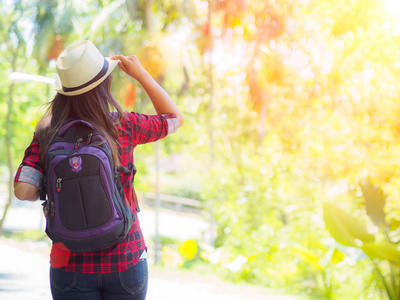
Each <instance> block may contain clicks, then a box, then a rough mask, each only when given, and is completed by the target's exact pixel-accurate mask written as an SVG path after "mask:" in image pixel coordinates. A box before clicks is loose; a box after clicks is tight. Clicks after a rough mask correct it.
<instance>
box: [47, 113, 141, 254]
mask: <svg viewBox="0 0 400 300" xmlns="http://www.w3.org/2000/svg"><path fill="white" fill-rule="evenodd" d="M121 169H122V170H121ZM121 171H122V172H123V173H125V172H130V171H129V170H128V169H127V168H124V167H122V168H117V167H116V166H115V165H114V162H113V159H112V155H111V150H110V147H109V145H108V143H107V142H106V140H105V139H104V138H103V137H102V136H101V134H100V133H99V132H98V131H96V130H95V128H94V127H93V126H92V125H91V124H89V123H88V122H86V121H82V120H74V121H70V122H69V123H67V124H65V125H64V126H62V127H61V128H60V130H59V131H58V132H57V134H56V136H55V137H54V139H53V140H52V142H51V143H50V146H49V150H48V153H47V159H46V166H45V174H46V175H45V180H44V186H45V187H44V189H43V190H44V192H43V193H42V198H41V199H42V200H45V202H44V203H43V211H44V213H45V217H46V234H47V235H48V236H49V237H50V239H51V240H52V241H53V243H63V244H64V245H65V246H66V247H67V248H68V249H69V250H70V251H72V252H95V251H99V250H103V249H107V248H110V247H112V246H114V245H116V244H118V243H119V242H121V241H122V240H123V239H124V238H125V236H126V235H127V233H128V232H129V230H130V228H131V225H132V221H133V218H134V216H133V213H132V210H131V208H130V205H129V203H128V201H127V199H126V196H125V193H124V190H123V188H122V184H121V180H120V177H119V172H121ZM45 193H46V194H47V199H46V197H45V196H46V194H45ZM43 196H44V197H43Z"/></svg>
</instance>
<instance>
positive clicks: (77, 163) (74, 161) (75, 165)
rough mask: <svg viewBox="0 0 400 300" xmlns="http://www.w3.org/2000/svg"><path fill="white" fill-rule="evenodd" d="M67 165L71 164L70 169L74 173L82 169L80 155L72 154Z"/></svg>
mask: <svg viewBox="0 0 400 300" xmlns="http://www.w3.org/2000/svg"><path fill="white" fill-rule="evenodd" d="M69 165H70V166H71V170H72V171H73V172H75V173H78V172H79V171H80V170H82V157H80V156H74V157H71V158H70V159H69Z"/></svg>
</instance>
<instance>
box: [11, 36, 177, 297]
mask: <svg viewBox="0 0 400 300" xmlns="http://www.w3.org/2000/svg"><path fill="white" fill-rule="evenodd" d="M116 65H118V67H119V68H120V69H121V70H122V71H124V72H125V73H126V74H128V75H129V76H131V77H132V78H134V79H136V80H137V81H138V82H139V83H140V84H141V85H142V87H143V88H144V90H145V91H146V93H147V94H148V96H149V98H150V100H151V101H152V103H153V105H154V108H155V110H156V112H157V115H154V116H150V115H143V114H137V113H127V112H123V111H122V108H121V107H120V105H119V104H118V103H117V102H116V101H115V99H114V98H113V96H112V95H111V93H110V86H111V75H110V74H111V72H112V70H113V69H114V67H115V66H116ZM57 72H58V75H59V81H58V82H57V87H56V91H57V94H56V96H55V98H54V99H53V100H52V101H51V102H50V106H49V109H48V111H47V113H46V114H45V116H44V117H43V118H42V120H41V121H40V122H39V123H38V125H37V128H36V132H35V134H34V137H33V140H32V143H31V144H30V146H29V147H28V148H27V149H26V151H25V156H24V159H23V161H22V163H21V165H20V167H19V169H18V171H17V174H16V177H15V182H14V193H15V196H16V197H17V198H18V199H20V200H29V201H35V200H37V199H38V198H39V194H40V190H41V183H42V178H43V173H44V169H43V161H45V157H46V153H47V149H48V147H49V144H50V142H51V140H52V138H53V137H54V136H55V134H56V132H57V131H58V129H59V128H60V127H61V126H62V125H63V124H64V123H66V122H67V121H68V120H71V119H83V120H86V121H88V122H89V123H91V124H92V125H94V126H95V127H96V129H97V130H98V131H100V132H101V134H102V135H103V136H104V137H105V138H106V140H107V141H108V143H109V145H110V147H111V149H112V153H113V159H114V161H115V163H116V164H117V165H122V166H124V167H127V168H128V169H130V170H132V168H133V150H134V148H135V147H136V146H137V145H138V144H144V143H149V142H154V141H156V140H158V139H161V138H164V137H165V136H167V135H168V134H170V133H173V132H175V131H176V130H177V129H178V128H179V127H180V126H181V125H182V124H183V116H182V113H181V112H180V111H179V109H178V108H177V106H176V105H175V104H174V102H173V101H172V100H171V98H170V97H169V95H168V94H167V93H166V92H165V91H164V90H163V89H162V88H161V87H160V86H159V85H158V84H157V82H156V81H155V80H154V79H153V78H152V77H151V76H150V75H149V74H148V73H147V72H146V70H145V69H144V68H143V67H142V66H141V64H140V61H139V59H138V58H137V57H136V56H123V55H116V56H113V57H111V58H104V57H103V56H102V55H101V53H100V52H99V51H98V50H97V48H96V47H95V46H94V45H93V44H92V43H91V42H90V41H83V42H80V43H77V44H75V45H73V46H71V47H70V48H68V49H67V50H65V51H64V52H63V53H62V54H61V55H60V56H59V58H58V59H57ZM111 111H115V112H111ZM120 176H121V181H122V184H123V187H124V191H125V194H126V196H127V198H128V200H129V201H130V204H131V208H132V211H133V213H134V217H135V218H134V222H133V224H132V228H131V230H130V232H129V233H128V235H127V236H126V238H125V239H124V241H123V242H121V243H120V244H117V245H116V246H114V247H111V248H109V249H106V250H102V251H98V252H89V253H77V252H70V251H68V250H67V249H66V248H65V247H61V246H59V245H57V244H53V245H52V249H51V253H50V264H51V268H50V283H51V292H52V295H53V299H75V300H76V299H145V297H146V292H147V277H148V275H147V261H146V257H147V252H146V246H145V242H144V239H143V235H142V232H141V229H140V225H139V221H138V219H137V215H136V208H137V207H136V206H135V199H136V198H135V197H136V195H135V192H134V190H133V187H132V185H131V182H132V176H133V171H132V172H131V174H129V173H128V174H123V175H120Z"/></svg>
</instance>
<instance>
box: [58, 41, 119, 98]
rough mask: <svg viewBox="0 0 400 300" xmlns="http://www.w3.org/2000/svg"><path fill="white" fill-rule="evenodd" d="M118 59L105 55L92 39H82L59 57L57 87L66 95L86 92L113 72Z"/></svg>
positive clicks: (59, 91)
mask: <svg viewBox="0 0 400 300" xmlns="http://www.w3.org/2000/svg"><path fill="white" fill-rule="evenodd" d="M117 64H118V60H111V59H110V58H108V57H106V58H105V57H103V55H102V54H101V53H100V51H99V50H97V48H96V47H95V45H93V43H92V42H91V41H82V42H79V43H76V44H74V45H72V46H71V47H69V48H67V49H66V50H64V51H63V52H62V53H61V54H60V56H59V57H58V58H57V64H56V66H57V73H58V76H59V78H58V80H56V83H55V89H56V91H57V92H58V93H60V94H63V95H66V96H75V95H80V94H83V93H86V92H87V91H90V90H91V89H93V88H95V87H96V86H98V85H99V84H100V83H101V82H103V81H104V79H106V78H107V76H108V75H109V74H110V73H111V72H112V70H113V69H114V68H115V66H116V65H117Z"/></svg>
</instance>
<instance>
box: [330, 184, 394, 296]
mask: <svg viewBox="0 0 400 300" xmlns="http://www.w3.org/2000/svg"><path fill="white" fill-rule="evenodd" d="M361 189H362V192H363V198H364V205H365V208H366V214H367V215H368V216H369V217H370V221H371V223H375V226H376V227H375V228H376V229H378V230H379V231H378V234H375V235H372V234H369V233H368V232H367V230H366V229H365V228H366V227H365V224H360V221H359V219H357V218H354V217H352V215H351V214H349V213H347V212H346V211H344V210H342V209H340V208H338V207H337V206H336V205H334V204H332V203H325V205H324V220H325V223H326V226H327V229H328V230H329V232H330V233H331V235H332V237H333V238H335V240H336V241H337V242H339V243H341V244H342V245H344V246H350V247H356V248H359V249H361V250H362V251H363V252H364V253H365V254H366V255H367V256H368V257H369V258H370V260H371V262H372V264H373V266H374V268H375V270H376V272H377V274H379V279H380V280H381V281H382V283H383V285H384V287H385V290H386V294H387V296H388V298H389V299H393V300H394V299H398V298H399V297H400V286H399V281H400V269H399V262H400V249H399V246H398V239H397V238H395V239H393V238H392V237H393V236H394V235H393V233H394V232H391V230H390V229H389V227H388V226H383V225H385V224H386V214H385V212H384V206H385V202H386V198H387V197H386V195H385V194H384V192H383V191H382V189H381V188H380V187H379V186H377V185H374V184H373V183H372V182H371V180H370V179H365V180H363V181H362V183H361ZM363 217H366V216H363ZM357 240H358V242H357Z"/></svg>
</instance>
